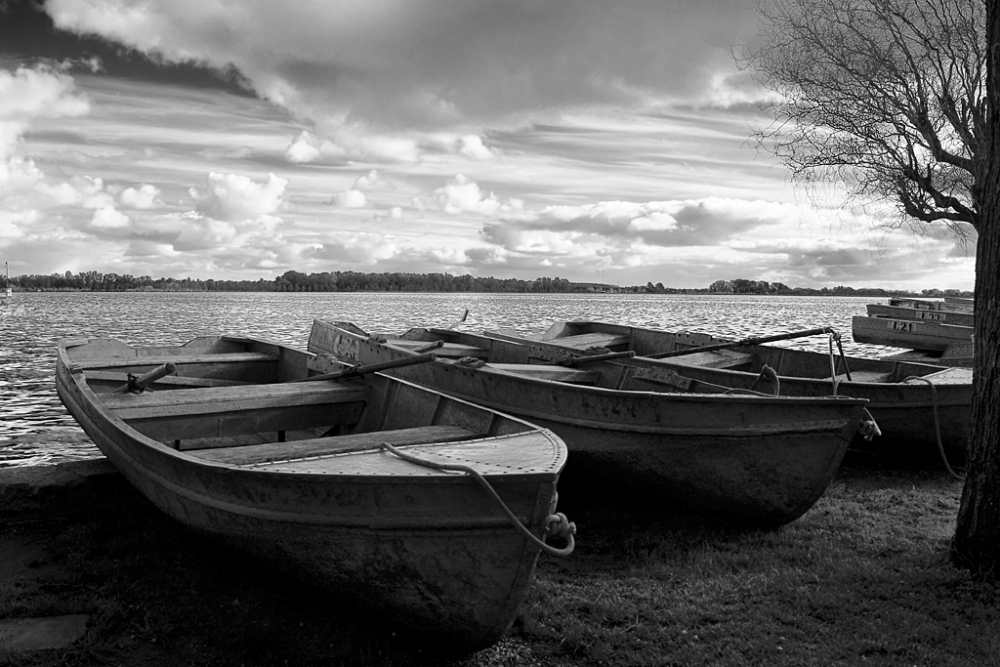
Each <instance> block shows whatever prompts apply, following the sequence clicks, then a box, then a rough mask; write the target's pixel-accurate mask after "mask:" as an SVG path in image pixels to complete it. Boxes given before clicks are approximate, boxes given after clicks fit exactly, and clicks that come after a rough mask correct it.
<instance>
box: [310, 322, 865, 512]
mask: <svg viewBox="0 0 1000 667" xmlns="http://www.w3.org/2000/svg"><path fill="white" fill-rule="evenodd" d="M428 345H435V346H439V347H437V348H436V349H435V355H437V360H436V361H434V362H431V363H428V364H420V365H412V366H406V367H401V368H396V369H393V370H391V371H387V372H389V373H392V374H393V375H395V376H397V377H403V378H405V379H407V380H410V381H412V382H415V383H417V384H420V385H424V386H429V387H432V388H434V389H436V390H438V391H441V392H444V393H446V394H449V395H452V396H457V397H459V398H463V399H466V400H469V401H473V402H475V403H479V404H482V405H485V406H487V407H490V408H493V409H496V410H501V411H504V412H507V413H510V414H515V415H518V416H520V417H522V418H524V419H528V420H529V421H532V422H533V423H537V424H540V425H544V426H546V427H547V428H550V429H552V430H553V431H555V432H556V433H557V434H558V435H560V437H562V438H563V439H564V440H565V441H566V444H567V446H568V447H569V449H570V452H571V456H572V461H573V462H572V470H574V471H580V473H581V474H587V473H588V472H589V473H591V474H590V475H589V476H590V477H592V478H593V479H595V480H596V481H598V483H600V482H601V481H608V482H610V481H617V482H622V483H624V484H626V485H627V487H626V488H627V489H628V490H629V491H630V492H635V493H639V492H641V493H642V494H643V495H647V496H650V497H656V498H657V499H658V500H659V501H661V502H662V501H667V502H668V503H669V504H668V505H667V506H666V507H669V508H670V509H671V510H673V511H679V510H681V509H682V508H683V509H686V510H689V511H693V512H696V513H698V514H700V515H707V516H710V517H712V518H714V519H716V520H720V521H727V522H733V523H741V524H745V525H755V526H762V527H774V526H779V525H782V524H785V523H788V522H790V521H793V520H795V519H796V518H798V517H799V516H801V515H802V514H803V513H805V512H806V511H807V510H808V509H809V508H810V507H812V505H813V504H814V503H815V502H816V500H817V499H819V498H820V496H822V494H823V492H824V491H825V490H826V488H827V486H828V485H829V483H830V481H831V479H832V478H833V475H834V474H835V472H836V470H837V468H838V466H839V465H840V461H841V459H842V458H843V456H844V453H845V451H846V449H847V446H848V443H850V442H851V440H852V439H853V438H854V435H855V434H856V433H857V431H858V429H859V428H860V425H861V421H862V416H863V414H864V403H865V401H864V400H859V399H851V398H831V397H823V398H814V397H807V398H801V397H774V396H766V395H760V394H746V393H744V394H730V395H725V394H717V393H713V394H694V393H686V392H684V391H683V390H682V389H678V388H676V387H673V386H670V385H664V384H658V383H657V379H656V378H655V377H654V376H648V377H642V378H641V377H639V376H638V375H637V374H631V375H629V376H628V377H624V376H623V375H622V370H623V369H624V368H626V367H625V366H623V365H621V364H619V363H616V358H615V355H612V357H613V358H608V357H602V358H601V359H598V358H593V357H592V358H591V359H590V361H589V362H588V363H587V364H586V365H585V367H584V368H572V367H567V366H561V365H555V364H546V363H535V362H536V361H538V360H536V359H530V358H529V355H528V354H527V353H526V348H525V346H523V345H520V344H517V343H512V342H507V341H503V340H499V339H496V338H488V337H485V336H477V335H475V334H469V333H463V332H456V331H451V330H442V329H413V330H411V331H409V332H407V333H405V334H403V335H401V336H383V335H382V334H379V335H377V336H370V335H369V334H367V333H366V332H364V331H363V330H361V329H359V328H358V327H356V326H354V325H353V324H350V323H346V322H341V323H332V322H324V321H320V320H317V321H315V322H314V323H313V329H312V334H311V336H310V338H309V349H310V350H311V351H313V352H316V353H318V354H331V355H334V356H336V357H337V358H340V359H341V360H343V361H351V362H353V363H360V364H370V363H378V362H385V361H390V360H398V359H404V358H407V357H409V356H412V355H415V354H417V353H419V352H420V351H422V350H423V349H425V348H426V347H427V346H428ZM617 357H621V355H617ZM574 474H575V473H574Z"/></svg>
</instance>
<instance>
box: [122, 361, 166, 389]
mask: <svg viewBox="0 0 1000 667" xmlns="http://www.w3.org/2000/svg"><path fill="white" fill-rule="evenodd" d="M176 372H177V366H175V365H174V364H173V363H172V362H169V361H168V362H167V363H165V364H163V365H162V366H157V367H156V368H154V369H153V370H151V371H149V372H148V373H143V374H142V375H140V376H139V377H133V376H132V374H131V373H129V376H128V382H126V383H125V384H124V385H122V386H121V387H118V389H115V392H114V393H116V394H126V393H128V392H132V393H133V394H139V393H142V392H143V391H144V390H145V389H146V387H148V386H149V385H151V384H153V383H154V382H156V381H157V380H159V379H160V378H161V377H164V376H166V375H173V374H174V373H176Z"/></svg>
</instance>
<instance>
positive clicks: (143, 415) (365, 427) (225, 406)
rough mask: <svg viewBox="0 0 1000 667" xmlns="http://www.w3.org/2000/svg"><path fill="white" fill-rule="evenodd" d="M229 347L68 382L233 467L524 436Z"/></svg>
mask: <svg viewBox="0 0 1000 667" xmlns="http://www.w3.org/2000/svg"><path fill="white" fill-rule="evenodd" d="M233 340H235V339H233ZM237 345H238V346H239V347H241V348H242V349H241V350H240V351H233V350H232V349H231V346H228V345H222V346H215V347H214V349H198V347H197V346H195V347H194V348H193V349H191V350H189V351H188V353H186V354H178V353H177V350H183V349H184V348H176V349H175V350H166V349H164V350H163V351H162V353H161V354H149V355H144V356H141V357H136V356H135V354H134V352H133V353H132V354H131V356H121V357H118V358H111V359H109V358H107V357H104V358H99V357H94V358H90V359H87V358H83V359H80V360H78V361H75V363H74V365H73V372H74V373H76V372H82V373H84V375H85V377H86V379H87V384H88V385H89V386H90V388H91V389H92V390H94V391H95V393H97V394H98V395H99V396H100V397H101V400H102V402H103V404H104V406H105V407H107V408H108V409H110V410H111V411H112V412H114V413H115V414H116V416H118V417H119V418H121V419H122V420H124V421H125V422H126V423H128V424H129V425H130V426H132V427H133V428H135V429H136V430H137V431H139V432H140V433H142V434H144V435H146V436H148V437H150V438H152V439H154V440H158V441H160V442H163V443H165V444H168V445H169V446H171V447H173V448H175V449H179V450H183V451H196V452H197V455H198V456H200V457H201V458H205V459H208V460H212V461H218V462H223V463H228V464H233V465H260V464H265V463H268V462H273V461H279V460H288V459H296V458H305V457H321V456H329V455H333V454H339V453H348V452H355V451H363V450H371V449H377V448H379V447H380V446H381V444H382V443H384V442H388V443H389V444H392V445H397V446H405V445H417V444H431V443H433V444H439V443H455V442H461V441H472V440H476V439H481V438H484V437H493V436H503V435H513V434H516V433H519V432H526V431H529V430H530V427H529V426H528V425H527V424H523V423H522V422H519V421H516V420H510V419H502V418H500V417H499V416H498V415H496V414H495V413H493V412H492V411H489V410H485V409H482V408H478V407H476V406H470V405H468V404H465V403H462V402H459V401H455V400H454V399H450V398H448V397H445V396H443V395H441V394H438V393H435V392H430V391H427V390H424V389H421V388H419V387H415V386H413V385H410V384H408V383H404V382H399V381H395V380H392V379H390V378H387V377H385V376H382V375H378V374H374V373H372V374H366V375H364V376H363V377H361V378H354V379H328V380H316V381H307V380H309V379H310V376H313V377H315V376H318V375H319V376H321V375H324V374H329V373H335V372H337V371H342V370H344V369H345V365H343V364H340V363H339V362H337V361H335V360H333V359H331V358H329V357H322V356H319V355H313V354H310V353H306V352H302V351H298V350H292V349H290V348H286V347H283V346H277V345H271V344H263V343H258V342H254V341H237ZM129 349H130V350H133V348H129ZM135 349H140V348H135ZM219 349H221V350H223V351H215V350H219ZM83 356H84V357H86V356H87V355H86V354H84V355H83ZM168 362H169V363H170V364H172V366H173V372H172V374H169V375H165V376H163V377H159V378H157V379H156V380H155V381H153V382H152V383H151V384H150V385H149V387H148V388H147V389H146V390H145V391H141V392H140V393H135V392H133V391H129V383H130V378H132V379H133V380H134V378H135V377H136V376H138V375H142V374H146V373H149V372H150V371H153V370H156V369H157V368H159V367H161V366H163V365H164V364H166V363H168Z"/></svg>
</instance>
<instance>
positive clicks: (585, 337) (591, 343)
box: [530, 333, 629, 350]
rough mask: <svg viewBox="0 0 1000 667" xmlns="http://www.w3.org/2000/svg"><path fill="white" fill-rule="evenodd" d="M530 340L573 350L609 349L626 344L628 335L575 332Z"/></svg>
mask: <svg viewBox="0 0 1000 667" xmlns="http://www.w3.org/2000/svg"><path fill="white" fill-rule="evenodd" d="M530 342H532V343H535V342H545V343H549V344H552V345H558V346H559V347H568V348H570V349H573V350H588V349H590V348H592V347H606V348H608V349H611V348H613V347H623V346H628V344H629V337H628V335H627V334H613V333H585V334H577V335H575V336H564V337H562V338H553V339H552V340H545V341H530Z"/></svg>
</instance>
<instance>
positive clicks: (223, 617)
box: [0, 460, 1000, 667]
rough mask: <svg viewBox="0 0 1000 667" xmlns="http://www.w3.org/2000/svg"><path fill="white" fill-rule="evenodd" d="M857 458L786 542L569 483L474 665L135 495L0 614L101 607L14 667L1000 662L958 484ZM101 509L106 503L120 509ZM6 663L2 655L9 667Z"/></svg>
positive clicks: (787, 532) (96, 522)
mask: <svg viewBox="0 0 1000 667" xmlns="http://www.w3.org/2000/svg"><path fill="white" fill-rule="evenodd" d="M862 463H866V462H860V463H859V462H857V461H850V460H849V461H848V464H847V465H845V467H844V468H843V469H842V470H841V472H840V474H839V475H838V477H837V479H836V481H835V482H834V484H833V485H832V486H831V487H830V489H829V490H828V492H827V494H826V495H825V496H824V497H823V498H822V499H821V500H820V502H819V503H818V504H817V505H816V506H815V507H814V508H813V509H812V510H811V511H810V512H808V513H807V514H806V515H805V516H804V517H803V518H801V519H799V520H798V521H796V522H794V523H793V524H791V525H789V526H786V527H785V528H783V529H781V530H778V531H769V532H756V531H749V532H747V531H733V530H724V529H720V528H713V527H711V526H705V525H698V524H695V523H691V522H690V521H683V520H679V519H675V518H672V516H671V512H670V508H668V507H659V506H656V505H655V504H652V503H636V502H629V501H627V500H625V499H624V498H623V497H622V496H615V497H608V494H603V496H602V495H601V494H598V493H597V492H596V491H595V490H594V489H595V488H599V487H591V486H588V485H587V484H586V483H585V482H584V481H583V480H574V479H572V478H571V477H569V476H567V477H566V478H565V479H564V480H563V484H562V485H561V487H562V488H561V491H562V502H561V503H560V505H561V507H560V509H563V510H564V511H566V512H567V513H568V514H569V516H570V518H571V519H573V520H574V521H576V522H577V524H578V525H579V534H578V541H577V551H576V553H574V554H573V555H572V556H571V557H569V558H568V559H557V558H553V557H549V556H543V557H542V558H541V560H540V562H539V568H538V570H537V572H536V580H535V584H534V586H533V588H532V591H531V594H530V596H529V598H528V600H527V602H526V603H525V604H524V606H523V607H522V609H521V614H520V616H519V618H518V620H517V621H516V622H515V625H514V627H513V628H512V629H511V631H510V632H509V633H508V635H507V637H506V638H505V639H504V640H503V641H501V642H500V643H499V644H497V645H496V646H494V647H492V648H490V649H487V650H486V651H482V652H480V653H478V654H475V655H472V656H468V657H465V658H463V659H458V660H455V659H452V660H449V659H446V658H444V657H442V655H441V654H440V653H439V652H438V651H437V649H438V648H439V647H437V646H435V644H434V642H433V638H431V640H430V641H427V639H426V638H414V637H410V636H408V635H406V633H405V631H404V629H401V628H390V627H385V626H384V625H382V624H381V623H380V621H379V619H377V618H371V617H365V616H360V615H358V613H357V612H356V610H354V609H353V608H351V607H350V606H349V605H347V604H345V603H343V602H341V601H339V600H337V599H336V598H335V596H331V595H330V594H327V593H321V592H316V591H313V590H310V589H308V588H307V587H304V586H301V585H300V584H298V583H296V582H294V581H291V580H288V579H286V578H284V577H282V576H280V575H277V574H275V573H273V572H272V571H270V570H269V569H268V568H267V567H266V566H261V565H260V564H259V563H257V562H255V561H251V560H250V559H247V558H244V557H243V556H242V555H241V554H240V553H237V552H233V551H229V550H227V549H225V548H223V547H220V546H217V545H216V544H215V543H214V542H211V541H209V540H207V539H203V538H201V537H200V536H198V535H194V534H192V533H190V532H189V531H187V530H185V529H183V528H181V527H180V526H178V525H176V524H175V523H174V522H172V521H171V520H169V519H167V518H166V517H164V516H161V515H160V514H159V513H158V512H156V511H155V510H154V509H152V508H151V507H150V506H149V505H148V504H147V503H145V502H144V501H142V500H141V499H140V498H139V497H138V496H137V495H136V494H135V493H134V492H131V490H130V489H127V488H122V489H118V490H117V491H116V493H115V494H109V498H116V500H114V501H113V504H112V506H111V507H108V508H104V510H105V511H99V512H93V513H88V514H87V515H86V518H84V519H83V520H81V521H78V522H76V523H75V524H74V525H73V526H72V528H69V529H64V530H62V531H61V532H60V533H59V537H58V538H57V540H56V541H55V542H54V543H53V545H52V547H51V549H50V554H51V555H50V556H49V561H50V562H49V565H50V566H51V565H55V566H56V567H54V568H51V567H50V568H49V569H47V570H45V572H46V574H44V575H40V576H39V578H38V580H37V581H36V582H34V583H33V584H32V585H31V586H28V587H22V588H18V589H9V588H3V587H0V616H15V615H31V614H32V613H34V612H38V613H42V612H43V611H44V612H45V613H81V612H82V613H89V614H91V615H92V616H91V619H92V622H91V627H90V628H89V630H88V633H87V636H86V637H84V639H82V640H81V641H80V642H78V643H77V645H76V646H74V647H73V648H72V649H70V650H69V651H56V652H48V653H38V654H34V655H11V654H8V655H7V656H6V660H7V663H8V664H12V665H33V666H34V665H37V666H42V665H46V666H47V665H99V664H102V665H103V664H122V665H149V666H151V667H159V666H165V665H181V664H183V665H217V666H223V667H224V666H228V665H248V666H249V665H285V664H288V665H340V664H344V665H379V666H389V665H421V664H427V665H431V664H441V665H445V664H451V665H455V666H456V667H459V666H460V667H500V666H507V665H532V664H534V665H564V666H568V665H616V666H617V665H685V666H687V665H722V666H727V665H732V666H738V665H768V666H770V665H776V666H777V665H790V666H791V665H795V666H797V667H798V666H805V665H865V664H871V665H880V666H886V667H895V666H899V667H904V666H905V667H912V666H914V665H933V666H935V667H939V666H947V665H956V666H958V665H962V666H963V667H967V666H977V665H983V666H986V665H990V666H992V665H996V664H1000V632H998V630H1000V586H998V585H997V584H995V583H991V582H981V581H976V580H974V579H973V578H972V577H970V576H969V575H968V574H967V573H966V572H964V571H962V570H958V569H956V568H954V567H953V566H952V565H951V564H950V562H949V560H948V542H949V539H950V537H951V535H952V532H953V530H954V521H955V516H956V514H957V511H958V498H959V495H960V493H961V482H958V481H955V480H953V479H952V478H950V477H948V476H947V475H946V474H945V473H943V472H936V471H894V470H892V469H885V468H879V467H872V466H870V465H867V464H865V465H862ZM109 502H111V501H110V500H109ZM3 658H4V656H0V662H3Z"/></svg>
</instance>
